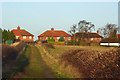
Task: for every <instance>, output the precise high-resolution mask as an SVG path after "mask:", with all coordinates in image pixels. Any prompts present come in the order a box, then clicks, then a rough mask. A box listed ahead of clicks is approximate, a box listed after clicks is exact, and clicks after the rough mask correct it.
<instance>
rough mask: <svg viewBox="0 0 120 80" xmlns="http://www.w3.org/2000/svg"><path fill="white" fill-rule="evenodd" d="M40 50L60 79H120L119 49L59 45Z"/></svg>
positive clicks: (44, 47)
mask: <svg viewBox="0 0 120 80" xmlns="http://www.w3.org/2000/svg"><path fill="white" fill-rule="evenodd" d="M39 48H40V50H41V51H42V53H43V54H42V55H43V56H42V57H43V59H44V60H45V62H46V63H47V65H48V66H49V67H50V68H51V69H52V70H53V71H54V73H55V74H56V76H57V77H58V78H119V75H120V70H119V59H120V54H119V52H120V50H118V48H114V47H102V46H58V45H56V46H54V47H53V48H52V47H46V46H44V45H43V46H40V45H39ZM101 70H102V71H101Z"/></svg>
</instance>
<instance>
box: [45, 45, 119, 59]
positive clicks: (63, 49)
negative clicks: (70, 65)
mask: <svg viewBox="0 0 120 80" xmlns="http://www.w3.org/2000/svg"><path fill="white" fill-rule="evenodd" d="M54 47H55V49H52V48H47V50H48V52H49V53H50V54H51V55H53V56H54V57H56V58H59V57H60V56H61V55H62V54H63V53H64V52H66V51H69V50H76V49H84V50H87V51H100V52H104V51H109V50H112V49H117V48H114V47H103V46H67V45H64V46H61V45H54Z"/></svg>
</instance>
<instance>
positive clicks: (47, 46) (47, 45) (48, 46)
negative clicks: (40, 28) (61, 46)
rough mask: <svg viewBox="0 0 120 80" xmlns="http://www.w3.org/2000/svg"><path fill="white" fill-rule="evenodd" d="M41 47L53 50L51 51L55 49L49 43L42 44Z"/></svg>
mask: <svg viewBox="0 0 120 80" xmlns="http://www.w3.org/2000/svg"><path fill="white" fill-rule="evenodd" d="M43 46H45V47H46V48H53V49H55V47H54V46H53V45H52V44H51V43H47V44H43Z"/></svg>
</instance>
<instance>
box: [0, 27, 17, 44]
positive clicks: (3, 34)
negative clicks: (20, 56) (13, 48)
mask: <svg viewBox="0 0 120 80" xmlns="http://www.w3.org/2000/svg"><path fill="white" fill-rule="evenodd" d="M0 40H1V41H2V42H4V43H5V42H6V41H7V40H11V41H14V40H15V35H14V33H13V31H11V32H10V31H9V30H6V29H4V30H2V29H1V28H0Z"/></svg>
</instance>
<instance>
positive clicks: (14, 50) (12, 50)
mask: <svg viewBox="0 0 120 80" xmlns="http://www.w3.org/2000/svg"><path fill="white" fill-rule="evenodd" d="M25 46H26V44H25V43H24V42H20V43H19V44H18V45H16V46H10V45H6V44H3V45H2V60H3V64H4V63H7V62H9V61H11V60H15V59H16V57H17V55H18V53H19V52H20V51H21V50H22V49H23V48H24V47H25Z"/></svg>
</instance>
